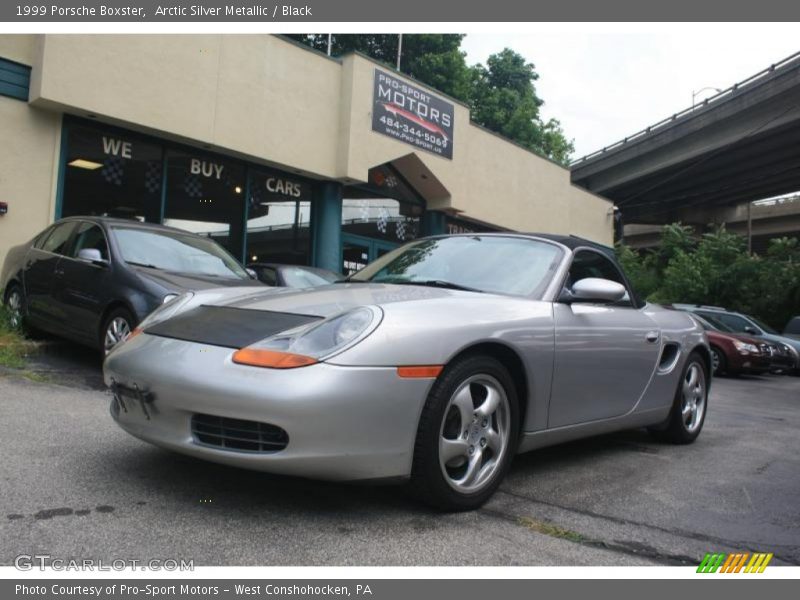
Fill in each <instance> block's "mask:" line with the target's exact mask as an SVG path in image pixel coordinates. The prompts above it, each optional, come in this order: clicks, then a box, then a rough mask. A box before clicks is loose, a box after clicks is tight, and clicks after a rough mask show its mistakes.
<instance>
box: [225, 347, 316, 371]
mask: <svg viewBox="0 0 800 600" xmlns="http://www.w3.org/2000/svg"><path fill="white" fill-rule="evenodd" d="M233 362H235V363H238V364H240V365H250V366H252V367H267V368H269V369H295V368H297V367H307V366H308V365H313V364H314V363H316V362H317V359H316V358H312V357H310V356H304V355H302V354H292V353H291V352H278V351H276V350H262V349H259V348H242V349H241V350H237V351H236V352H234V353H233Z"/></svg>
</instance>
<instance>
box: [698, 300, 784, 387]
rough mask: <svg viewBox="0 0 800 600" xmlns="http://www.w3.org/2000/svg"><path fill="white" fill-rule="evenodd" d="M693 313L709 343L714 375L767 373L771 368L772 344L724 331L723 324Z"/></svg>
mask: <svg viewBox="0 0 800 600" xmlns="http://www.w3.org/2000/svg"><path fill="white" fill-rule="evenodd" d="M692 316H693V317H694V318H695V319H696V320H697V322H698V323H700V325H701V326H702V327H703V329H705V330H706V335H707V336H708V343H709V345H710V346H711V362H712V367H713V369H714V375H721V374H722V373H727V374H728V375H738V374H739V373H768V372H769V371H770V368H771V367H772V354H773V348H772V344H770V343H768V342H765V341H764V340H756V339H753V338H751V337H747V336H743V335H739V334H738V333H732V332H730V331H725V329H727V328H726V326H725V325H724V324H722V323H719V322H716V321H712V320H711V319H710V318H707V317H701V316H699V315H697V314H695V313H692Z"/></svg>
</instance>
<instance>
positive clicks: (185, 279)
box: [129, 266, 263, 293]
mask: <svg viewBox="0 0 800 600" xmlns="http://www.w3.org/2000/svg"><path fill="white" fill-rule="evenodd" d="M129 268H131V269H133V270H134V271H135V272H136V274H137V275H139V276H140V277H141V278H142V279H145V280H147V281H149V282H152V283H155V284H156V285H160V286H161V287H163V288H164V289H167V290H170V291H173V292H178V293H180V292H189V291H191V292H196V291H199V290H207V289H211V288H219V287H253V286H262V285H263V284H262V283H261V282H259V281H257V280H255V279H250V278H247V279H239V278H238V277H213V276H209V275H200V274H196V273H178V272H175V271H162V270H160V269H149V268H147V267H133V266H131V267H129Z"/></svg>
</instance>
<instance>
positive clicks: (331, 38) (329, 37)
mask: <svg viewBox="0 0 800 600" xmlns="http://www.w3.org/2000/svg"><path fill="white" fill-rule="evenodd" d="M332 45H333V34H332V33H329V34H328V56H330V55H331V46H332Z"/></svg>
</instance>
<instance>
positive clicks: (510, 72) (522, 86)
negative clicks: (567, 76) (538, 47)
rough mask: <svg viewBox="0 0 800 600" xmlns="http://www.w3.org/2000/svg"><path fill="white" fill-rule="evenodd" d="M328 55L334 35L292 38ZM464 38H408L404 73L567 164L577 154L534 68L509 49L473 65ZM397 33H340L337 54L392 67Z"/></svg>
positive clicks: (481, 121) (475, 117)
mask: <svg viewBox="0 0 800 600" xmlns="http://www.w3.org/2000/svg"><path fill="white" fill-rule="evenodd" d="M288 37H290V38H292V39H295V40H297V41H299V42H301V43H304V44H307V45H308V46H311V47H312V48H315V49H317V50H320V51H322V52H326V51H327V48H328V34H295V35H290V36H288ZM463 38H464V36H463V35H461V34H407V35H403V51H402V57H401V62H400V70H401V71H402V72H403V73H405V74H407V75H410V76H412V77H414V78H415V79H417V80H419V81H421V82H422V83H425V84H427V85H430V86H431V87H434V88H436V89H437V90H440V91H442V92H444V93H445V94H447V95H449V96H452V97H453V98H455V99H456V100H460V101H462V102H464V103H466V104H468V105H469V106H470V109H471V114H472V120H473V121H474V122H475V123H477V124H478V125H481V126H483V127H486V128H487V129H489V130H491V131H494V132H496V133H499V134H501V135H503V136H505V137H507V138H509V139H511V140H513V141H515V142H517V143H518V144H520V145H521V146H524V147H525V148H528V149H529V150H532V151H534V152H537V153H539V154H542V155H544V156H547V157H549V158H551V159H553V160H555V161H556V162H559V163H561V164H563V165H567V164H568V162H569V157H570V154H571V153H572V152H573V150H574V146H573V143H572V141H571V140H568V139H567V138H566V136H565V135H564V131H563V130H562V128H561V123H559V122H558V120H556V119H550V120H548V121H543V120H542V118H541V116H540V114H539V109H540V107H541V106H542V104H544V102H543V101H542V99H541V98H539V96H538V95H537V94H536V88H535V87H534V82H535V81H536V80H537V79H538V78H539V75H538V74H537V73H536V70H535V68H534V65H533V64H532V63H527V62H526V61H525V59H524V58H523V57H522V56H521V55H519V54H517V53H516V52H514V51H513V50H510V49H508V48H506V49H505V50H503V51H502V52H499V53H497V54H493V55H492V56H490V57H489V58H488V60H487V61H486V66H485V67H484V66H483V65H480V64H478V65H474V66H473V67H469V66H467V63H466V54H465V53H464V52H463V51H461V40H462V39H463ZM398 43H399V36H398V35H396V34H334V35H332V37H331V54H332V55H334V56H338V55H341V54H344V53H346V52H351V51H358V52H362V53H364V54H366V55H368V56H370V57H372V58H374V59H376V60H380V61H382V62H385V63H387V64H390V65H394V64H395V63H396V61H397V47H398Z"/></svg>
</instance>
